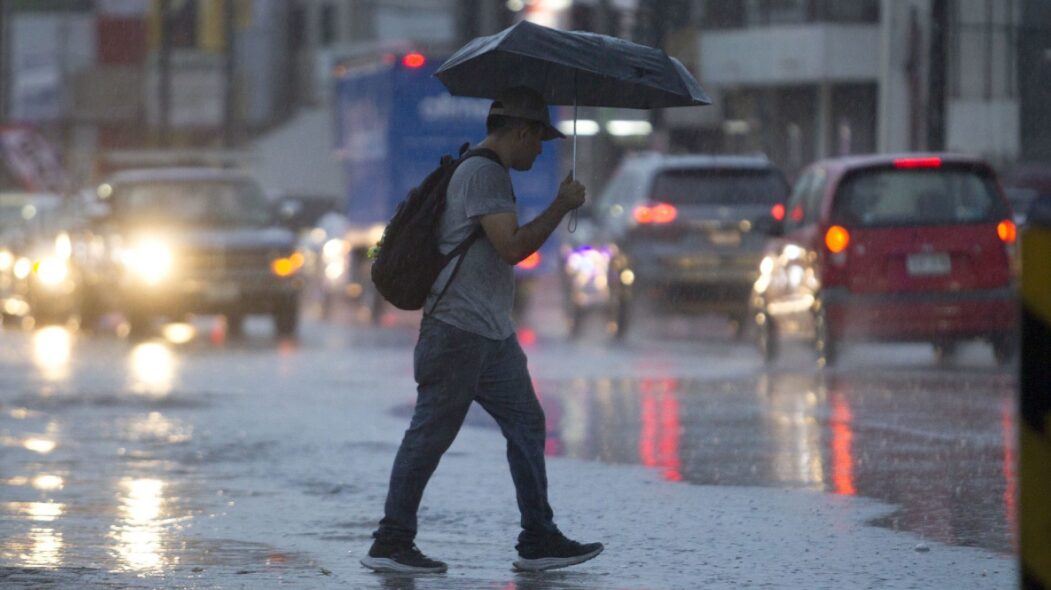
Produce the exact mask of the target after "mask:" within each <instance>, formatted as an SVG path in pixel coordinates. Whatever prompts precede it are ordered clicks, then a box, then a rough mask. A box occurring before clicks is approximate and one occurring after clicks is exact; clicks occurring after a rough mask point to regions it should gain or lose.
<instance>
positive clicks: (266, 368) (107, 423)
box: [0, 321, 1017, 590]
mask: <svg viewBox="0 0 1051 590" xmlns="http://www.w3.org/2000/svg"><path fill="white" fill-rule="evenodd" d="M387 323H388V324H389V323H390V322H387ZM248 327H249V330H248V335H247V336H245V337H242V338H236V339H231V338H228V337H227V335H226V334H225V333H224V332H223V325H222V324H221V323H218V324H216V323H211V324H209V323H206V322H202V321H198V322H196V323H192V324H171V325H168V326H164V327H163V328H162V329H160V330H159V331H158V334H157V335H156V337H153V338H148V339H144V340H133V339H129V338H127V337H125V336H124V335H123V334H120V333H116V334H102V335H87V334H84V333H80V332H77V331H75V330H73V329H71V328H66V327H60V326H59V327H56V326H51V327H45V328H41V329H38V330H35V331H25V332H21V331H14V332H13V331H8V332H4V333H2V334H0V367H2V368H3V372H2V373H0V379H2V380H3V383H4V388H3V391H2V393H0V396H2V397H0V446H2V455H0V539H2V540H0V586H5V587H6V585H8V584H13V585H14V587H20V586H19V585H18V584H16V583H15V581H16V580H17V579H19V578H18V576H23V575H24V576H29V577H28V578H27V579H28V580H29V581H28V582H27V583H25V584H24V585H23V586H21V587H35V586H34V585H35V584H38V583H41V580H44V581H46V582H47V583H49V584H58V585H59V586H68V587H81V586H83V585H84V584H83V583H82V580H84V579H89V580H90V581H91V583H90V584H88V585H89V586H91V585H97V586H99V587H112V588H123V587H126V586H127V582H128V580H147V581H149V580H164V581H165V582H164V584H168V585H176V586H180V587H182V586H191V587H192V586H195V585H197V586H200V585H202V584H203V585H206V586H209V587H212V586H215V587H250V586H251V584H249V585H248V586H244V584H245V582H244V581H243V580H248V579H249V577H251V576H253V575H260V576H266V577H264V578H262V579H264V580H267V581H272V580H283V581H285V582H287V583H289V584H290V585H292V586H294V587H310V586H311V585H314V584H315V583H317V580H318V579H319V576H320V577H321V578H324V579H328V578H327V577H328V576H334V574H333V573H332V572H331V571H330V569H331V568H332V567H333V566H332V563H333V561H332V559H333V558H332V555H333V554H335V555H338V556H339V557H338V562H337V563H339V565H340V566H341V567H343V568H345V569H349V571H351V572H354V574H353V575H364V574H363V573H362V572H359V569H358V568H357V567H356V558H350V557H347V552H348V550H349V551H351V552H353V551H355V550H360V549H361V548H363V547H367V543H368V540H369V534H370V532H371V530H372V528H373V527H374V526H375V521H374V518H375V516H376V514H375V512H376V511H377V510H378V509H379V507H380V506H382V499H383V496H382V494H383V492H384V489H383V482H384V481H385V478H386V477H387V475H388V474H389V471H388V470H389V467H390V460H391V458H392V456H393V453H394V451H395V449H396V432H397V429H400V428H403V427H404V426H403V425H404V424H405V418H406V417H407V415H408V413H409V412H410V411H411V403H412V397H413V389H412V375H411V350H412V346H413V344H414V336H415V334H414V331H413V329H412V327H411V326H409V327H405V326H400V325H398V324H396V323H395V324H393V326H391V325H388V326H386V327H372V326H367V327H366V326H361V325H354V326H353V329H348V326H346V325H338V324H337V325H326V324H320V323H318V324H310V325H308V327H307V330H306V331H305V335H304V336H303V337H302V338H301V339H300V340H298V341H295V340H273V339H271V338H270V337H269V335H266V336H258V335H253V333H252V324H249V326H248ZM265 327H267V326H264V328H265ZM521 340H522V342H523V346H525V347H526V349H527V351H528V353H529V357H530V363H531V366H533V367H538V369H537V370H536V371H535V374H534V376H535V377H536V390H537V392H538V395H539V396H540V398H541V402H542V404H543V406H544V408H545V411H546V414H547V420H548V439H547V453H548V455H549V456H552V457H568V458H573V459H579V460H584V461H588V462H591V463H592V464H593V465H595V466H596V467H598V468H603V469H607V468H608V467H605V466H603V464H620V465H636V466H642V467H644V468H645V470H641V469H640V470H639V471H640V472H646V473H653V474H656V475H657V476H658V477H659V478H660V479H661V480H664V481H667V482H671V483H670V485H671V486H673V487H675V488H676V489H692V488H691V485H690V484H695V485H696V484H700V485H705V486H757V487H759V488H785V489H794V490H811V491H814V492H818V494H816V495H818V496H821V497H836V496H844V497H863V498H873V499H877V500H880V501H882V502H884V503H886V504H888V505H890V506H893V510H892V511H888V512H885V513H880V515H879V516H878V517H877V519H876V520H875V521H874V524H876V525H879V526H881V527H884V528H885V529H891V530H903V531H910V532H913V533H918V534H919V535H921V536H922V537H923V538H924V539H929V540H931V541H938V542H944V543H947V544H951V545H962V546H975V547H981V548H986V549H991V550H994V551H996V552H1000V553H1001V554H1006V553H1010V552H1011V551H1012V550H1013V542H1012V539H1013V534H1014V531H1015V528H1016V517H1015V511H1016V504H1015V497H1016V494H1017V475H1016V473H1015V468H1014V464H1015V410H1014V406H1013V400H1014V397H1013V396H1014V392H1015V379H1014V377H1013V375H1011V374H1010V373H1009V372H1005V371H1001V370H999V369H996V368H994V367H992V366H979V367H977V368H974V367H968V366H966V365H961V366H959V367H957V368H955V369H944V368H938V367H936V366H933V365H923V364H920V365H917V364H915V363H912V364H909V363H905V364H904V366H895V365H894V364H893V363H891V364H887V363H883V362H882V361H880V362H877V363H875V364H869V365H866V364H864V363H861V364H855V366H853V367H851V366H850V365H849V364H848V367H849V368H847V369H841V370H838V371H826V372H822V371H817V370H814V369H812V368H811V366H810V365H806V366H802V365H801V366H799V367H796V368H792V367H791V366H786V367H783V368H781V369H780V370H778V371H773V372H763V371H761V370H759V369H758V367H759V364H758V362H757V359H756V358H754V353H753V352H752V351H751V350H750V349H749V348H748V347H747V346H745V345H736V344H735V345H731V347H729V348H727V346H726V344H725V343H724V342H721V341H718V340H717V341H714V342H709V343H704V342H702V343H700V344H695V343H693V342H691V341H690V336H688V335H687V336H685V337H682V338H681V339H680V340H676V339H674V338H671V339H668V341H667V342H663V341H661V340H660V339H659V338H652V339H647V340H642V341H640V342H637V343H635V344H632V345H630V346H628V347H609V346H606V345H605V344H602V345H598V346H596V345H595V344H594V342H591V343H589V342H586V341H585V342H583V343H567V342H564V341H562V340H561V339H552V338H550V337H549V336H547V335H545V334H542V333H541V334H538V333H536V332H527V331H523V335H522V337H521ZM890 354H891V355H892V356H893V355H894V354H897V353H894V352H893V351H892V352H891V353H890ZM910 354H911V352H910V351H905V352H902V353H900V355H899V356H902V357H907V356H909V355H910ZM359 359H363V360H359ZM347 363H356V364H352V365H351V366H355V367H357V368H356V369H348V368H346V366H348V365H347ZM348 402H349V403H350V404H351V405H347V404H348ZM354 404H356V405H354ZM352 407H354V408H357V409H356V410H353V411H352V410H350V409H349V408H352ZM330 408H336V409H337V410H336V411H334V412H333V411H332V410H331V409H330ZM366 410H367V411H366ZM392 410H393V413H394V414H395V415H394V416H391V415H390V414H391V412H392ZM368 412H372V414H369V413H368ZM359 413H361V416H362V417H359V416H358V414H359ZM369 416H372V418H369ZM376 416H385V417H388V418H391V422H390V423H386V424H385V425H383V426H377V425H375V424H372V423H371V422H372V421H375V420H376ZM467 424H468V426H469V427H474V426H482V427H483V428H480V429H479V428H468V430H470V431H472V432H473V433H474V434H473V435H472V434H465V436H479V435H480V436H487V437H488V436H490V435H492V436H493V437H495V438H497V439H498V437H499V435H496V434H495V432H492V431H491V429H492V427H493V426H494V424H493V422H492V420H491V419H490V418H488V416H486V415H484V413H483V412H480V411H477V410H472V412H471V414H470V415H469V416H468V421H467ZM348 435H349V436H351V437H357V438H352V442H349V441H348V439H346V436H348ZM340 437H344V438H340ZM332 440H339V441H342V442H338V443H331V442H330V441H332ZM486 440H488V439H486ZM330 444H332V445H335V446H334V447H332V446H326V445H330ZM493 444H494V445H495V446H494V447H493V448H494V449H496V450H497V451H500V452H498V453H496V454H494V455H493V457H495V458H496V459H499V460H502V455H501V453H502V451H501V450H500V449H501V447H500V443H499V441H498V440H497V441H494V442H493ZM454 456H455V453H454ZM498 467H499V469H498V470H497V471H498V472H500V473H505V469H506V466H504V465H502V464H501V465H499V466H498ZM647 470H648V471H647ZM500 483H501V484H502V485H506V486H510V482H509V480H500ZM559 485H560V487H561V486H564V485H566V484H565V482H562V483H560V484H559ZM297 501H298V502H299V504H295V502H297ZM639 501H640V502H647V501H648V500H646V499H645V497H644V496H643V497H641V499H640V500H639ZM287 502H292V504H288V505H286V503H287ZM509 506H512V505H511V504H509ZM432 509H433V510H435V512H434V513H432V514H431V518H436V519H438V520H439V522H442V523H446V522H451V523H456V526H460V525H459V523H462V522H464V521H463V520H462V518H463V517H458V516H449V515H443V514H442V513H441V509H442V507H441V506H437V507H432ZM645 509H647V510H649V509H658V510H659V507H656V508H655V507H647V508H645ZM348 510H350V511H351V512H353V511H355V510H356V511H357V512H358V513H357V514H356V515H354V516H345V513H346V512H347V511H348ZM304 512H305V513H307V514H310V515H311V516H309V517H306V516H303V514H304ZM246 515H248V516H246ZM443 519H451V520H448V521H445V520H443ZM467 522H470V521H467ZM438 529H439V530H440V529H441V527H438ZM275 531H277V532H275ZM302 540H308V541H310V542H312V543H317V544H315V545H311V547H312V551H314V552H315V553H311V552H309V551H305V550H302V548H301V547H300V545H298V544H297V543H298V542H299V541H302ZM318 544H319V545H318ZM318 547H327V548H328V552H329V554H328V555H327V557H325V559H327V560H328V561H327V562H324V561H319V555H318V554H317V553H316V551H317V550H318ZM509 548H510V547H508V548H507V549H508V550H509ZM441 550H442V548H441V547H439V548H438V551H439V552H440V551H441ZM477 550H478V548H477V547H466V548H465V549H464V550H463V551H469V552H474V551H477ZM321 554H322V555H325V552H324V551H322V553H321ZM453 557H457V555H455V554H454V555H453ZM458 557H459V559H460V561H461V562H463V561H464V560H467V561H469V560H470V557H469V556H465V554H463V553H461V554H459V556H458ZM499 557H500V559H501V560H502V559H503V557H502V556H499ZM494 563H495V561H494ZM487 567H488V566H487ZM506 567H507V565H506V564H505V563H503V561H500V569H499V571H500V572H504V574H503V577H502V578H500V580H499V581H493V582H492V583H490V584H489V585H484V584H482V585H479V586H477V587H487V588H488V587H493V588H500V589H501V590H529V589H534V590H541V589H556V588H606V587H607V585H606V582H605V581H604V580H603V579H602V578H601V577H598V578H596V577H594V576H593V575H592V574H588V573H584V574H581V575H580V576H576V575H575V574H567V575H565V576H555V575H551V576H546V577H543V578H537V577H530V576H526V575H514V576H511V575H509V574H506V571H507V570H506ZM38 571H46V572H50V574H49V577H45V578H34V577H33V576H34V575H36V573H34V572H38ZM599 571H601V570H599ZM27 572H28V573H27ZM173 572H176V573H177V575H176V577H172V576H173ZM216 572H219V573H216ZM326 572H327V573H326ZM217 575H223V576H232V577H231V578H225V579H219V578H216V577H214V576H217ZM344 575H348V574H344ZM472 575H474V574H472ZM477 575H482V574H477ZM84 576H87V578H85V577H84ZM209 576H211V577H209ZM483 577H484V576H483ZM362 579H363V580H367V581H368V583H367V584H366V586H354V584H353V583H352V584H350V586H351V587H371V588H376V587H380V588H390V589H395V588H399V589H401V588H405V589H409V588H420V590H425V589H433V588H441V587H442V586H441V585H440V584H438V585H434V584H431V583H428V582H426V581H421V580H418V579H414V578H399V577H397V576H393V577H368V578H362ZM332 580H333V584H337V585H338V583H340V582H339V580H337V579H336V578H335V577H333V578H332ZM346 580H347V578H343V582H346ZM256 581H259V580H258V579H256ZM164 584H161V585H164ZM143 587H152V586H151V585H150V583H146V584H145V585H144V586H143ZM463 587H472V586H471V585H470V584H466V585H465V586H463ZM617 587H633V588H634V587H649V586H646V585H642V584H640V585H636V586H617Z"/></svg>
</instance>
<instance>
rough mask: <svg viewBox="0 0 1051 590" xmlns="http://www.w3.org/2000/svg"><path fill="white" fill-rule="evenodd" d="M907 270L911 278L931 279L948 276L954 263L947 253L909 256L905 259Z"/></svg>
mask: <svg viewBox="0 0 1051 590" xmlns="http://www.w3.org/2000/svg"><path fill="white" fill-rule="evenodd" d="M905 268H906V269H907V270H908V271H909V276H913V277H931V276H939V275H947V274H949V272H950V271H951V270H952V262H951V260H950V259H949V255H948V254H945V253H940V252H939V253H933V254H928V253H924V254H909V256H908V258H906V259H905Z"/></svg>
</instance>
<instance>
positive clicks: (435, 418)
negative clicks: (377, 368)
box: [361, 88, 603, 573]
mask: <svg viewBox="0 0 1051 590" xmlns="http://www.w3.org/2000/svg"><path fill="white" fill-rule="evenodd" d="M486 132H487V135H486V138H485V139H484V140H483V141H482V142H481V143H479V144H478V145H477V146H476V149H488V150H491V151H492V152H493V153H494V154H495V156H496V157H497V159H498V160H499V163H497V162H496V161H494V160H492V159H489V158H485V157H473V158H469V159H467V160H465V161H464V162H463V163H462V164H460V166H459V167H458V168H457V169H456V172H455V173H454V174H453V177H452V179H451V181H450V182H449V188H448V191H447V193H446V194H447V204H446V209H445V212H444V214H443V216H442V219H441V221H440V223H439V227H438V237H439V240H440V245H441V250H442V252H450V251H451V250H452V249H453V248H454V247H455V246H456V245H457V244H459V243H461V242H463V241H464V240H465V239H466V238H467V237H468V236H470V235H471V233H472V232H474V231H475V230H476V229H477V228H478V227H479V226H481V228H482V230H483V234H482V237H481V238H480V239H478V240H477V242H475V243H474V244H473V245H472V246H471V247H470V248H468V250H467V251H466V253H465V254H463V257H464V258H463V261H462V264H461V265H460V269H459V271H458V272H457V274H456V276H455V281H452V282H451V283H449V280H450V276H451V275H452V271H453V268H454V267H455V266H456V264H457V261H455V260H454V261H452V262H450V263H449V264H448V265H447V266H446V268H445V269H444V270H443V271H442V273H441V274H440V275H439V277H438V280H437V281H435V284H434V286H433V287H432V290H431V294H430V297H429V298H428V300H427V303H426V305H425V306H424V310H425V312H426V313H425V314H424V316H423V320H422V322H421V324H420V336H419V341H418V342H417V344H416V351H415V358H414V373H415V377H416V383H417V398H416V409H415V412H414V414H413V417H412V422H411V424H410V426H409V429H408V430H407V431H406V432H405V437H404V438H403V440H402V443H401V447H400V448H399V449H398V454H397V457H396V458H395V460H394V467H393V469H392V472H391V479H390V488H389V489H388V491H387V501H386V505H385V507H384V517H383V519H382V520H381V521H380V525H379V528H378V529H377V530H376V532H375V533H373V538H374V542H373V544H372V547H371V548H370V549H369V553H368V556H367V557H365V558H364V559H362V560H361V563H362V565H364V566H365V567H368V568H371V569H373V570H376V571H382V572H410V573H423V572H433V573H440V572H444V571H445V570H446V564H445V563H443V562H441V561H437V560H434V559H430V558H428V557H427V556H426V555H424V554H423V553H422V552H421V551H420V550H419V549H418V548H417V547H416V545H415V544H414V542H413V540H414V538H415V537H416V513H417V510H418V509H419V505H420V500H421V498H422V497H423V490H424V488H425V487H426V485H427V482H428V480H429V479H430V477H431V474H433V473H434V470H435V468H436V467H437V466H438V462H439V460H440V459H441V457H442V455H443V454H444V453H445V451H446V450H447V449H448V448H449V446H450V445H451V444H452V442H453V439H455V438H456V434H457V433H458V432H459V430H460V426H461V425H462V424H463V420H464V417H465V416H466V415H467V410H468V409H469V407H470V405H471V402H474V401H477V402H478V403H479V404H481V405H482V407H483V408H484V409H485V410H486V411H487V412H488V413H489V414H490V415H492V416H493V418H495V419H496V422H497V424H498V425H499V426H500V430H501V432H503V435H504V437H505V438H506V439H507V462H508V464H509V465H510V468H511V477H512V479H513V480H514V485H515V491H516V495H517V498H518V508H519V511H520V512H521V524H522V531H521V533H520V534H519V535H518V544H517V545H516V548H517V549H518V556H519V558H518V560H517V561H515V562H514V565H515V567H516V568H518V569H520V570H530V571H538V570H547V569H554V568H559V567H565V566H569V565H573V564H577V563H581V562H584V561H587V560H589V559H591V558H593V557H595V556H596V555H598V554H599V553H601V552H602V549H603V547H602V544H601V543H588V544H581V543H577V542H576V541H572V540H570V539H568V538H566V537H565V536H564V535H563V534H562V533H561V532H560V531H559V529H558V527H557V526H555V522H554V513H553V512H552V510H551V506H549V505H548V500H547V474H546V469H545V466H544V439H545V436H546V427H545V422H544V412H543V410H542V409H541V407H540V403H539V402H538V401H537V398H536V393H535V392H534V391H533V386H532V380H531V379H530V376H529V371H528V369H527V368H526V357H525V353H524V352H523V351H522V348H521V347H520V346H519V344H518V339H517V337H516V336H515V330H514V323H513V322H512V320H511V306H512V301H513V300H514V265H515V264H516V263H517V262H519V261H520V260H523V259H524V258H526V257H528V256H529V255H530V254H532V253H533V252H535V251H536V250H537V249H539V248H540V246H541V245H542V244H543V243H544V241H545V240H547V238H548V237H549V236H550V235H551V233H552V232H553V231H554V230H555V228H557V227H558V224H559V222H561V220H562V218H563V217H564V216H565V215H566V213H568V212H570V211H572V210H573V209H576V208H577V207H580V206H581V205H583V204H584V196H585V190H584V185H582V184H581V183H579V182H576V181H575V180H571V179H569V178H567V179H566V180H565V181H563V182H562V184H561V186H560V187H559V190H558V195H557V196H556V197H555V199H554V201H553V202H552V203H551V205H550V206H548V208H547V209H546V210H544V212H543V213H541V214H540V215H539V216H537V217H536V219H534V220H532V221H531V222H529V223H527V224H526V225H523V226H519V225H518V216H517V214H516V209H515V197H514V191H513V189H512V186H511V177H510V175H509V173H508V170H509V169H511V168H513V169H515V170H529V169H530V168H532V166H533V162H534V161H535V160H536V158H537V156H539V155H540V152H541V150H542V145H541V144H542V142H543V141H546V140H550V139H555V138H564V137H565V136H564V135H563V134H561V133H559V132H558V130H556V129H555V128H554V127H552V126H551V123H550V118H549V116H548V107H547V104H546V103H545V102H544V100H543V98H542V97H541V96H540V95H539V94H538V93H536V92H534V91H532V90H530V89H527V88H515V89H511V90H509V91H507V92H505V93H503V95H501V96H500V97H499V98H497V99H496V100H495V101H493V104H492V106H491V107H490V109H489V117H488V119H487V120H486ZM447 283H448V289H447V290H446V286H447ZM443 291H444V295H441V296H439V294H441V293H442V292H443ZM439 297H440V298H439ZM435 303H437V305H435Z"/></svg>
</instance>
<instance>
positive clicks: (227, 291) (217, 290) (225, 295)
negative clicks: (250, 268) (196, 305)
mask: <svg viewBox="0 0 1051 590" xmlns="http://www.w3.org/2000/svg"><path fill="white" fill-rule="evenodd" d="M240 296H241V291H240V290H239V289H238V288H237V285H234V284H232V283H216V284H213V285H208V286H207V287H206V288H205V289H204V297H205V298H206V299H207V300H209V301H213V302H227V301H233V300H235V299H237V298H238V297H240Z"/></svg>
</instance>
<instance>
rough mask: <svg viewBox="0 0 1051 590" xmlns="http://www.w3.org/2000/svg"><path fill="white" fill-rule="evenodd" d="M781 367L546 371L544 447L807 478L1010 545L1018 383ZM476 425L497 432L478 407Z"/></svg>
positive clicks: (674, 468)
mask: <svg viewBox="0 0 1051 590" xmlns="http://www.w3.org/2000/svg"><path fill="white" fill-rule="evenodd" d="M960 383H961V381H960V379H959V378H956V377H953V376H951V375H949V376H946V375H943V374H939V373H937V372H916V371H911V372H910V371H903V372H898V373H894V372H871V373H860V374H859V373H852V374H849V375H848V374H836V373H832V372H829V373H821V372H817V373H805V374H794V373H782V374H768V375H759V376H757V377H752V378H746V379H739V380H732V381H689V380H678V379H641V380H639V379H597V380H573V381H540V382H538V383H537V384H536V389H537V391H538V395H539V397H540V398H541V403H542V405H543V406H544V410H545V412H546V414H547V423H548V438H547V453H548V455H550V456H564V457H572V458H577V459H583V460H597V461H603V462H608V463H632V464H641V465H644V466H647V467H650V468H653V469H656V470H658V471H659V473H660V474H661V476H662V477H663V478H665V479H667V480H669V481H685V482H689V483H694V484H703V485H734V486H777V487H792V488H809V489H813V490H817V491H821V492H827V493H832V494H839V495H846V496H855V495H857V496H865V497H869V498H875V499H878V500H882V501H885V502H889V503H891V504H894V505H896V506H898V507H899V509H898V510H897V511H896V512H895V513H894V514H892V515H891V516H888V517H886V518H884V519H881V520H880V521H878V522H877V523H875V524H879V525H881V526H886V527H890V528H895V529H904V530H909V531H913V532H917V533H920V534H922V535H923V536H924V537H926V538H929V539H933V540H937V541H940V542H945V543H949V544H955V545H965V546H978V547H984V548H987V549H992V550H995V551H1001V552H1010V551H1012V548H1013V541H1012V539H1013V537H1014V532H1015V531H1016V528H1017V522H1016V517H1015V514H1016V505H1015V494H1016V486H1017V475H1016V473H1015V467H1014V452H1015V449H1014V447H1015V412H1014V407H1013V399H1014V392H1015V388H1016V385H1015V382H1014V379H1013V378H1012V377H1011V376H1009V375H1006V374H1000V373H995V372H989V373H976V374H974V375H968V377H967V379H966V383H967V386H966V387H961V385H960ZM467 424H469V425H474V426H484V427H493V428H495V423H494V422H493V421H492V419H491V418H489V416H488V415H486V414H485V413H484V412H483V411H482V410H481V409H480V408H478V407H477V405H475V407H473V408H472V410H471V413H470V414H469V415H468V419H467Z"/></svg>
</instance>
